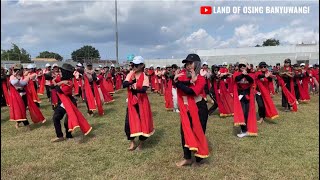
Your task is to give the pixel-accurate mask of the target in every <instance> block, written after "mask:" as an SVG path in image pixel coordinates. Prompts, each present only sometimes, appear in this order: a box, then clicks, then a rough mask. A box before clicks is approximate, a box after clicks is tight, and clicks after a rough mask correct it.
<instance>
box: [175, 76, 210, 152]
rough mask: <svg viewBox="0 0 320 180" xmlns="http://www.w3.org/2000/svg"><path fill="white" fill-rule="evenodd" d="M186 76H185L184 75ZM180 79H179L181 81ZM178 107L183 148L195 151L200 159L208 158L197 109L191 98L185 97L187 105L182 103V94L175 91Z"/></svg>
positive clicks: (205, 139) (179, 91)
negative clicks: (183, 140) (183, 142)
mask: <svg viewBox="0 0 320 180" xmlns="http://www.w3.org/2000/svg"><path fill="white" fill-rule="evenodd" d="M185 76H186V74H185ZM181 78H182V77H179V79H181ZM177 96H178V106H179V110H180V120H181V124H182V129H183V134H184V139H185V145H184V146H185V147H187V148H189V149H190V150H191V151H196V153H195V156H197V157H200V158H207V157H208V156H209V148H208V142H207V138H206V136H205V135H204V132H203V130H202V127H201V123H200V119H199V114H198V107H197V104H196V102H195V100H194V97H193V96H187V101H188V105H185V104H184V102H183V97H182V96H184V93H183V92H182V91H181V90H179V89H178V90H177ZM188 111H189V113H190V116H191V121H192V127H191V124H190V120H189V116H188Z"/></svg>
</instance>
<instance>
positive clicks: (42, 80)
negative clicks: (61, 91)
mask: <svg viewBox="0 0 320 180" xmlns="http://www.w3.org/2000/svg"><path fill="white" fill-rule="evenodd" d="M45 82H46V80H45V77H44V75H42V76H41V77H40V81H39V89H38V94H39V95H43V94H44V89H45Z"/></svg>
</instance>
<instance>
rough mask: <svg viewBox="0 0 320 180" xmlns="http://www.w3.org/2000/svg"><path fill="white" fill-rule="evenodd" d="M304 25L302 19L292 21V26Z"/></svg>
mask: <svg viewBox="0 0 320 180" xmlns="http://www.w3.org/2000/svg"><path fill="white" fill-rule="evenodd" d="M301 23H302V19H295V20H293V21H291V23H290V25H291V26H295V25H300V24H301Z"/></svg>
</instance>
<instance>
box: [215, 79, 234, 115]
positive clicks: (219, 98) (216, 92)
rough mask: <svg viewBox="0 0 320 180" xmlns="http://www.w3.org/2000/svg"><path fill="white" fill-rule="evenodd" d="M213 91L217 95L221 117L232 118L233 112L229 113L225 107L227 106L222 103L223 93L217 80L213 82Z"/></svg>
mask: <svg viewBox="0 0 320 180" xmlns="http://www.w3.org/2000/svg"><path fill="white" fill-rule="evenodd" d="M213 89H214V93H215V94H216V100H217V104H218V108H219V112H220V117H227V116H232V115H233V112H231V111H227V108H226V107H225V106H227V105H226V104H224V103H223V102H222V101H221V97H220V96H221V92H220V93H219V90H218V82H217V81H216V80H213ZM232 104H233V102H232Z"/></svg>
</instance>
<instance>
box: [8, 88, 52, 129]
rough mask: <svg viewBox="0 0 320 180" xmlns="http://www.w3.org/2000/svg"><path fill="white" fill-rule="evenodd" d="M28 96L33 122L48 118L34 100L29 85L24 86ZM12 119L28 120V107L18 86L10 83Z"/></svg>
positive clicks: (43, 120)
mask: <svg viewBox="0 0 320 180" xmlns="http://www.w3.org/2000/svg"><path fill="white" fill-rule="evenodd" d="M24 89H25V91H26V96H27V104H26V105H27V106H28V109H29V112H30V117H31V120H32V122H33V123H38V122H42V123H44V122H45V121H46V119H45V118H44V116H43V115H42V113H41V111H40V109H39V108H38V106H37V105H36V104H35V103H34V102H33V99H32V96H31V95H30V92H29V90H28V88H27V87H25V88H24ZM10 96H11V97H10V121H25V120H27V114H26V107H25V104H24V102H23V100H22V97H21V96H20V94H19V92H18V91H17V90H16V88H15V87H14V86H12V85H10Z"/></svg>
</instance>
